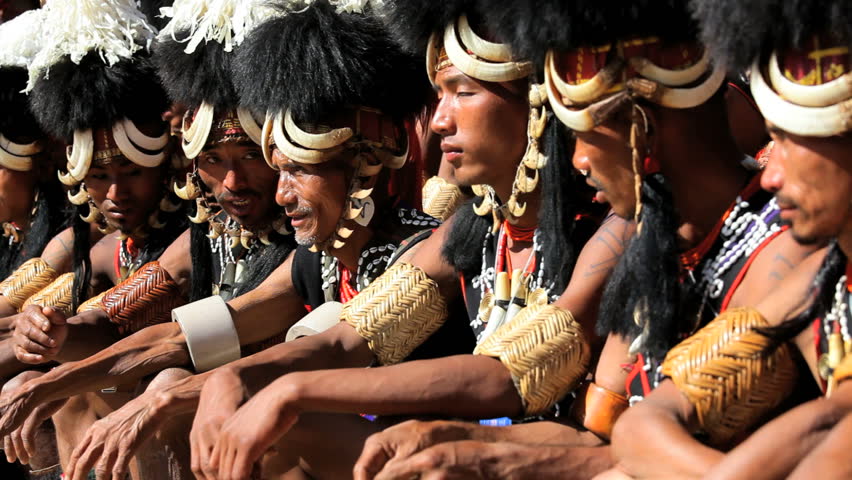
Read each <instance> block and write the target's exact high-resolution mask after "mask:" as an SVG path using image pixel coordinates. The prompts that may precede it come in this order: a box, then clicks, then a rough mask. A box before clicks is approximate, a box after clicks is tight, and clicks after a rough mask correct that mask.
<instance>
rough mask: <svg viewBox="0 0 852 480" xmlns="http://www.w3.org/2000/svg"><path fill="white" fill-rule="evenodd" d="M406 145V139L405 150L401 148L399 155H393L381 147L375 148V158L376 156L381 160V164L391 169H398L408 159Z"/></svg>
mask: <svg viewBox="0 0 852 480" xmlns="http://www.w3.org/2000/svg"><path fill="white" fill-rule="evenodd" d="M408 147H409V145H408V140H406V142H405V150H403V152H402V153H400V154H399V155H394V154H393V153H391V152H389V151H387V150H384V149H382V148H377V149H376V150H375V151H374V154H375V155H376V158H378V159H379V160H380V161H381V162H382V165H384V166H386V167H388V168H390V169H392V170H399V169H400V168H402V167H403V166H405V162H406V161H407V160H408Z"/></svg>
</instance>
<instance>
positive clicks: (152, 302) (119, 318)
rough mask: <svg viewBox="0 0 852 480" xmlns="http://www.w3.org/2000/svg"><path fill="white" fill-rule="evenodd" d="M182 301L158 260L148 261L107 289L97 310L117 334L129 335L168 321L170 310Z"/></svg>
mask: <svg viewBox="0 0 852 480" xmlns="http://www.w3.org/2000/svg"><path fill="white" fill-rule="evenodd" d="M183 303H184V302H183V299H182V298H181V294H180V289H179V288H178V285H177V283H175V281H174V280H172V277H171V276H170V275H169V273H168V272H167V271H166V269H164V268H163V267H161V266H160V263H159V262H150V263H146V264H145V265H143V266H142V267H141V268H140V269H139V270H138V271H137V272H136V273H134V274H133V275H132V276H130V278H128V279H127V280H125V281H123V282H121V283H119V284H118V285H116V286H115V287H113V288H111V289H109V290H107V292H106V294H104V296H103V297H102V298H101V309H102V310H104V311H105V312H106V313H107V315H109V319H110V320H111V321H112V322H113V323H115V324H117V325H118V330H119V333H121V334H122V335H129V334H131V333H134V332H138V331H139V330H141V329H143V328H145V327H147V326H149V325H156V324H158V323H163V322H167V321H169V320H170V319H171V312H172V309H173V308H175V307H177V306H179V305H181V304H183Z"/></svg>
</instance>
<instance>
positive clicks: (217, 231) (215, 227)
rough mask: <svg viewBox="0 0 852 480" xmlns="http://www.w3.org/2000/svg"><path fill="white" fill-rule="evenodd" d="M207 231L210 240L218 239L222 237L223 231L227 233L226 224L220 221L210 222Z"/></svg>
mask: <svg viewBox="0 0 852 480" xmlns="http://www.w3.org/2000/svg"><path fill="white" fill-rule="evenodd" d="M208 230H209V231H208V232H207V238H209V239H210V240H216V239H217V238H219V237H221V236H222V234H223V233H225V226H224V225H222V224H221V223H219V222H210V227H209V229H208Z"/></svg>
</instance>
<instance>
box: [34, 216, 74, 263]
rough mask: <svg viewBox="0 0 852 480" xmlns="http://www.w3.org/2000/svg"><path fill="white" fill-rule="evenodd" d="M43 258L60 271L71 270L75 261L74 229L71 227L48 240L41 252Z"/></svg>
mask: <svg viewBox="0 0 852 480" xmlns="http://www.w3.org/2000/svg"><path fill="white" fill-rule="evenodd" d="M41 259H42V260H44V261H45V262H47V264H48V265H50V266H51V267H53V269H54V270H56V271H57V272H59V273H65V272H69V271H71V269H72V268H73V263H74V231H73V230H72V229H71V227H68V228H66V229H65V230H63V231H61V232H59V234H58V235H56V236H55V237H53V238H52V239H50V241H49V242H47V245H45V247H44V250H42V252H41Z"/></svg>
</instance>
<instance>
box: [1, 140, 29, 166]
mask: <svg viewBox="0 0 852 480" xmlns="http://www.w3.org/2000/svg"><path fill="white" fill-rule="evenodd" d="M2 140H5V138H3V136H2V134H0V141H2ZM0 166H2V167H4V168H8V169H9V170H15V171H16V172H29V171H30V170H32V169H33V159H32V157H22V156H20V155H15V154H14V153H12V152H10V151H8V150H6V149H5V148H2V146H0Z"/></svg>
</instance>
